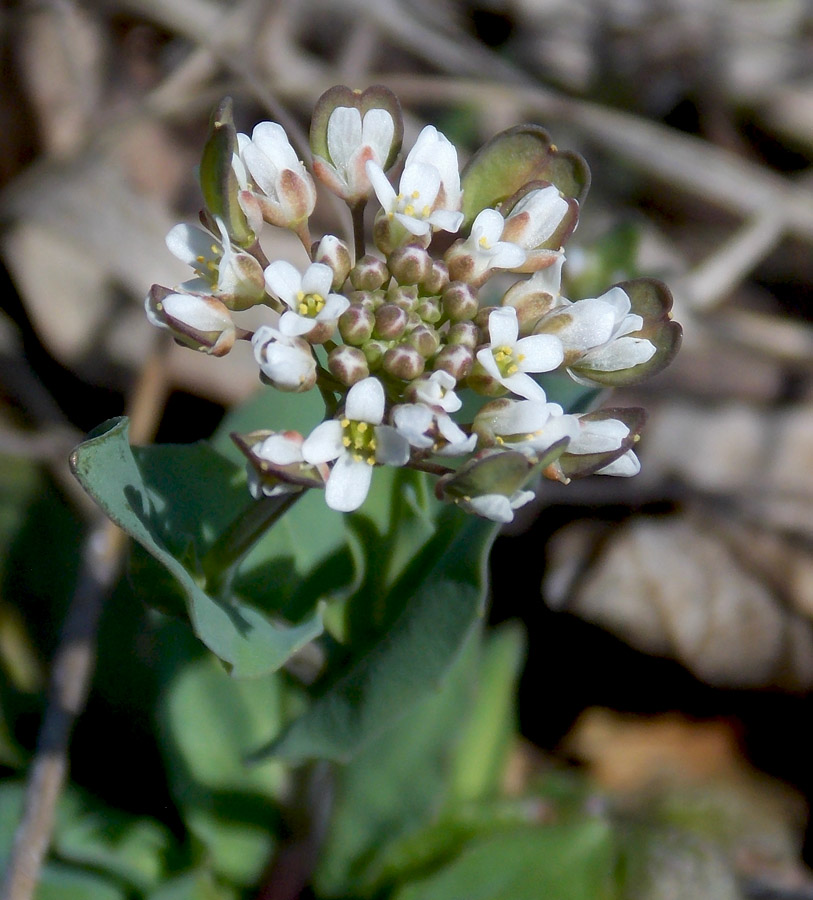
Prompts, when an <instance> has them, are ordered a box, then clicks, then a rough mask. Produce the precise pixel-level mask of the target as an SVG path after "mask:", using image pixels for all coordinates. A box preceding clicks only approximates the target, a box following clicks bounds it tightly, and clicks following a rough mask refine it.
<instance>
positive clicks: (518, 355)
mask: <svg viewBox="0 0 813 900" xmlns="http://www.w3.org/2000/svg"><path fill="white" fill-rule="evenodd" d="M488 332H489V336H490V337H491V343H490V344H489V345H488V346H487V347H484V348H483V349H482V350H479V351H478V352H477V361H478V362H479V363H480V365H481V366H482V367H483V368H484V369H485V370H486V372H487V373H488V374H489V375H490V376H491V377H492V378H493V379H494V380H495V381H498V382H499V383H500V384H501V385H503V386H504V387H506V388H508V390H509V391H511V392H512V393H514V394H518V395H519V396H520V397H525V399H526V400H538V401H540V402H541V403H545V402H546V401H547V397H546V396H545V392H544V390H542V388H541V387H540V386H539V385H538V384H537V383H536V382H535V381H534V380H533V378H531V376H530V375H528V374H527V373H528V372H550V371H551V370H553V369H555V368H557V366H559V365H560V364H561V362H562V359H563V356H564V354H563V352H562V344H561V342H560V341H559V339H558V338H556V337H554V336H553V335H550V334H535V335H531V336H530V337H525V338H522V339H521V340H517V336H518V335H519V322H518V320H517V311H516V310H515V309H514V308H513V307H511V306H503V307H500V308H499V309H495V310H493V311H492V313H491V314H490V315H489V317H488Z"/></svg>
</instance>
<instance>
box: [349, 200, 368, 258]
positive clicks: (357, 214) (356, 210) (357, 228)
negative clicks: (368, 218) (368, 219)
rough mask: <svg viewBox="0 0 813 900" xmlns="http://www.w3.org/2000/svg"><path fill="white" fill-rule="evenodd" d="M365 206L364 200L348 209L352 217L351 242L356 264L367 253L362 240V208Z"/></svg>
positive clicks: (364, 242)
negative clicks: (352, 241) (353, 246)
mask: <svg viewBox="0 0 813 900" xmlns="http://www.w3.org/2000/svg"><path fill="white" fill-rule="evenodd" d="M366 205H367V201H366V200H361V201H359V202H358V203H356V204H355V205H354V206H351V207H350V214H351V215H352V217H353V240H354V243H355V253H356V259H355V261H356V263H358V261H359V260H360V259H361V258H362V256H364V254H365V253H366V252H367V243H366V241H365V240H364V208H365V206H366Z"/></svg>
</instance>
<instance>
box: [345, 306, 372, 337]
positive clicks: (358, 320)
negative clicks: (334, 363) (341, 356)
mask: <svg viewBox="0 0 813 900" xmlns="http://www.w3.org/2000/svg"><path fill="white" fill-rule="evenodd" d="M374 326H375V315H374V314H373V311H372V310H371V309H368V308H367V307H365V306H358V305H356V304H353V306H349V307H348V308H347V309H346V310H345V311H344V312H343V313H342V314H341V315H340V316H339V334H340V335H341V336H342V340H343V341H344V342H345V343H347V344H354V345H359V344H363V343H364V342H365V341H367V340H369V339H370V337H371V336H372V333H373V327H374Z"/></svg>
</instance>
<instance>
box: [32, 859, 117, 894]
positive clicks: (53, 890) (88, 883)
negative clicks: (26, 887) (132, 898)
mask: <svg viewBox="0 0 813 900" xmlns="http://www.w3.org/2000/svg"><path fill="white" fill-rule="evenodd" d="M126 897H127V892H126V891H125V890H123V889H122V888H120V887H118V886H116V885H115V884H113V883H111V882H110V881H107V880H106V879H104V878H102V877H101V876H99V875H93V874H91V873H90V872H82V871H80V870H77V869H73V868H71V867H69V866H62V865H58V864H57V863H48V864H47V865H46V866H44V867H43V870H42V874H41V877H40V880H39V883H38V884H37V892H36V894H35V895H34V900H125V898H126Z"/></svg>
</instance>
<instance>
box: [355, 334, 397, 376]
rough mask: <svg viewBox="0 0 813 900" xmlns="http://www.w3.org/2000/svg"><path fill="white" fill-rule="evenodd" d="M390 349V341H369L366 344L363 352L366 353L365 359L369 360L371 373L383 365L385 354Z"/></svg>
mask: <svg viewBox="0 0 813 900" xmlns="http://www.w3.org/2000/svg"><path fill="white" fill-rule="evenodd" d="M389 349H390V343H389V341H367V343H365V344H364V346H363V347H362V348H361V351H362V353H364V358H365V359H366V360H367V365H368V366H369V367H370V371H371V372H373V371H375V370H376V369H377V368H378V367H379V366H380V365H381V361H382V360H383V359H384V354H385V353H386V352H387V350H389Z"/></svg>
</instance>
